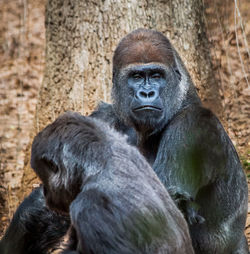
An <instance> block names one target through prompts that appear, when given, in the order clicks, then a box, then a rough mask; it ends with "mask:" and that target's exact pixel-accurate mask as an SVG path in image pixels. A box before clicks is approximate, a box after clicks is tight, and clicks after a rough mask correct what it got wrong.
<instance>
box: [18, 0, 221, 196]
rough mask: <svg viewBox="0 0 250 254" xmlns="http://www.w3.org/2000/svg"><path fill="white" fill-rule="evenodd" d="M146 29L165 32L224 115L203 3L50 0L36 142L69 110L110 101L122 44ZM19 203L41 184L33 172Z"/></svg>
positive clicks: (82, 109) (28, 175)
mask: <svg viewBox="0 0 250 254" xmlns="http://www.w3.org/2000/svg"><path fill="white" fill-rule="evenodd" d="M139 27H145V28H151V29H155V30H158V31H161V32H163V33H164V34H165V35H166V36H167V37H168V38H169V39H170V41H171V42H172V43H173V45H174V46H175V47H176V49H177V50H178V51H179V53H180V55H181V57H182V58H183V60H184V62H185V64H186V66H187V68H188V70H189V71H190V74H191V76H192V78H193V80H194V82H195V84H196V86H197V88H198V90H199V93H200V95H201V98H202V99H203V101H204V102H205V104H206V105H208V106H209V105H213V106H214V107H212V109H216V113H219V111H218V110H219V109H220V103H219V102H220V100H219V92H218V84H217V82H216V81H215V80H214V77H213V75H212V65H211V60H210V52H209V47H208V42H207V38H206V33H205V26H204V21H203V6H202V1H201V0H177V1H176V0H169V1H167V0H165V1H164V0H162V1H159V0H158V1H156V0H148V1H146V0H139V1H136V0H120V1H116V0H103V1H100V0H95V1H82V0H74V1H70V0H50V1H48V3H47V6H46V67H45V73H44V80H43V85H42V88H41V90H40V93H39V102H38V105H37V112H36V117H35V122H34V133H33V134H32V137H33V136H34V135H35V133H37V132H38V131H39V130H41V129H42V128H43V127H44V126H46V125H47V124H48V123H50V122H51V121H53V120H54V119H55V118H56V117H57V116H58V115H59V114H60V113H62V112H64V111H66V110H74V111H79V112H81V113H83V114H88V113H90V112H91V110H93V108H94V106H95V105H96V104H97V102H98V101H100V100H105V101H110V88H111V62H112V55H113V51H114V49H115V47H116V45H117V43H118V42H119V40H120V39H121V38H122V37H123V36H124V35H125V34H127V33H129V32H131V31H132V30H134V29H136V28H139ZM29 153H30V147H29V148H28V150H27V156H26V158H27V159H26V163H25V164H26V166H25V169H24V176H23V183H22V186H23V187H22V188H21V192H20V197H21V198H23V196H24V194H27V193H28V192H30V189H31V188H32V183H36V182H38V180H37V178H36V177H35V175H34V173H33V171H32V170H31V169H30V167H29Z"/></svg>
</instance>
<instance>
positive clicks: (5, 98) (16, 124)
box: [0, 0, 250, 243]
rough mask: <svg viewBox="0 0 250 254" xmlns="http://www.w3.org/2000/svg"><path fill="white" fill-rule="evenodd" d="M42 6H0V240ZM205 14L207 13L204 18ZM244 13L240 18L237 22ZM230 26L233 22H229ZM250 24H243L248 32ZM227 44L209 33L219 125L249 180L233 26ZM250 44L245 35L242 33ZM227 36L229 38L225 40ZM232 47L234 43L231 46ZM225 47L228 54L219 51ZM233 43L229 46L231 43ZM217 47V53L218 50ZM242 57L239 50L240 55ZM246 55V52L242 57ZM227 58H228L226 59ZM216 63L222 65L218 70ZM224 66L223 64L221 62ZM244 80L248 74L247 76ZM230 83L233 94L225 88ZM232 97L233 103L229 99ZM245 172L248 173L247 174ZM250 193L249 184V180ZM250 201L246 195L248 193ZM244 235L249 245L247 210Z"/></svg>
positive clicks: (38, 66)
mask: <svg viewBox="0 0 250 254" xmlns="http://www.w3.org/2000/svg"><path fill="white" fill-rule="evenodd" d="M44 6H45V0H37V1H29V2H28V3H27V2H26V1H24V2H20V1H18V0H13V1H9V0H2V2H1V8H0V17H1V19H2V20H1V22H0V236H1V235H2V233H3V232H4V230H5V229H6V227H7V225H8V224H9V221H10V219H11V217H12V215H13V213H14V211H15V209H16V207H17V206H18V204H19V203H20V200H18V197H17V192H18V190H19V188H20V184H21V178H22V174H23V166H24V160H25V158H24V155H25V149H26V147H27V145H28V143H29V142H30V137H29V133H30V132H31V130H32V126H33V121H34V113H35V108H36V102H37V98H38V91H39V87H40V85H41V83H42V78H43V69H44V47H45V28H44V9H45V7H44ZM209 11H210V10H209V9H208V13H209ZM243 14H244V11H243V12H242V16H244V15H243ZM231 23H232V22H231ZM249 24H250V23H248V28H249V27H250V26H249ZM227 29H228V31H227V35H228V39H225V38H224V39H223V40H222V39H221V38H222V36H221V35H218V32H214V31H212V32H211V33H210V35H211V38H212V39H211V40H212V41H213V43H214V44H216V45H217V46H216V50H215V51H216V52H215V53H216V57H215V58H216V59H214V61H215V65H216V66H217V68H220V70H219V74H220V80H221V82H222V84H223V103H224V105H225V107H224V108H225V112H224V113H225V116H226V117H225V119H224V122H223V123H224V125H225V127H226V130H227V131H228V133H229V136H230V137H231V138H232V140H233V142H234V144H235V145H236V148H237V150H238V152H239V154H240V157H241V159H242V163H243V164H244V166H245V169H246V174H247V175H250V169H249V162H250V157H249V155H250V140H249V122H248V121H249V119H250V117H249V110H250V107H249V104H248V102H249V98H250V90H249V89H247V88H246V84H245V83H244V80H243V81H242V79H239V80H238V81H237V76H239V77H240V76H242V73H241V72H240V71H241V69H242V68H241V67H240V66H239V64H238V62H239V60H237V61H236V60H235V62H234V61H233V60H232V66H231V69H232V73H235V76H236V80H228V75H229V74H228V69H227V61H226V60H225V58H227V59H228V57H231V58H232V59H234V58H235V56H234V55H232V56H230V55H229V56H228V54H227V52H237V49H236V48H237V45H236V44H235V38H234V37H233V34H234V32H235V31H234V26H230V25H228V27H227ZM246 33H247V39H249V36H250V33H249V29H248V30H247V29H246ZM230 36H231V37H230ZM232 41H233V42H232ZM225 42H226V43H227V42H228V44H227V50H225V48H224V47H223V45H224V43H225ZM231 42H232V43H231ZM220 47H221V50H220ZM241 50H242V51H244V48H243V47H242V49H241ZM243 53H244V54H247V53H246V52H243ZM230 54H231V53H230ZM218 59H221V60H220V62H219V64H218ZM223 59H224V60H225V61H224V60H223ZM247 75H248V77H249V73H248V74H247ZM229 81H230V82H233V84H234V85H235V86H234V87H233V89H234V94H233V95H232V91H231V90H232V89H231V88H228V87H227V85H225V84H226V83H230V82H229ZM232 96H233V99H232ZM247 170H248V171H247ZM249 187H250V180H249ZM249 197H250V192H249ZM248 210H249V211H248V212H249V214H248V218H247V225H246V234H247V237H248V241H249V243H250V204H249V208H248Z"/></svg>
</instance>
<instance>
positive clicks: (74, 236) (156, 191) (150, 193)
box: [31, 112, 194, 254]
mask: <svg viewBox="0 0 250 254" xmlns="http://www.w3.org/2000/svg"><path fill="white" fill-rule="evenodd" d="M31 166H32V168H33V169H34V170H35V172H36V173H37V175H38V176H39V177H40V179H41V180H42V182H43V184H44V194H45V199H46V200H47V204H48V206H49V207H50V208H51V209H53V210H56V211H57V212H58V213H62V214H65V213H66V214H67V213H68V212H69V210H70V218H71V224H72V227H71V241H72V242H71V244H70V247H69V250H71V251H77V253H82V254H96V253H100V254H118V253H119V254H135V253H137V254H140V253H141V254H147V253H148V254H157V253H159V254H167V253H175V254H191V253H194V252H193V248H192V242H191V238H190V235H189V231H188V226H187V224H186V221H185V219H184V217H183V215H182V214H181V212H180V211H179V209H178V208H177V207H176V205H175V204H174V202H173V200H172V199H171V197H170V196H169V194H168V192H167V191H166V189H165V187H164V186H163V185H162V183H161V182H160V180H159V179H158V177H157V176H156V174H155V172H154V171H153V169H152V168H151V167H150V165H149V164H148V163H147V162H146V160H145V158H144V157H143V156H142V155H141V154H140V153H139V151H138V150H137V149H136V148H135V147H132V146H131V145H129V144H127V141H126V139H125V137H124V136H122V135H121V134H119V133H118V132H116V131H114V130H112V129H110V127H109V126H108V125H107V124H105V123H104V122H101V121H99V120H96V119H91V118H88V117H84V116H81V115H80V114H77V113H72V112H68V113H66V114H64V115H62V116H61V117H59V118H58V119H57V120H56V121H55V122H53V123H52V124H50V125H48V126H47V127H46V128H45V129H44V130H43V131H41V132H40V133H39V134H38V135H37V136H36V137H35V139H34V142H33V145H32V153H31ZM69 206H70V209H69ZM72 231H73V232H72ZM69 250H68V251H69ZM68 251H65V252H63V253H68ZM69 253H70V252H69Z"/></svg>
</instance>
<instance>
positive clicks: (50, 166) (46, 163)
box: [41, 158, 58, 173]
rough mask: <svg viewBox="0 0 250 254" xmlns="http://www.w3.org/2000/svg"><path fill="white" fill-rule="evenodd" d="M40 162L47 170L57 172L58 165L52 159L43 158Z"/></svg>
mask: <svg viewBox="0 0 250 254" xmlns="http://www.w3.org/2000/svg"><path fill="white" fill-rule="evenodd" d="M41 162H42V163H43V166H44V167H45V169H46V170H47V171H52V172H53V173H57V171H58V167H57V165H56V164H55V163H54V162H53V161H51V160H48V159H45V158H43V159H41Z"/></svg>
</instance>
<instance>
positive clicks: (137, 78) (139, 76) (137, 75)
mask: <svg viewBox="0 0 250 254" xmlns="http://www.w3.org/2000/svg"><path fill="white" fill-rule="evenodd" d="M132 77H133V79H136V80H139V79H141V78H142V76H141V75H140V74H139V73H134V74H133V75H132Z"/></svg>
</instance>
